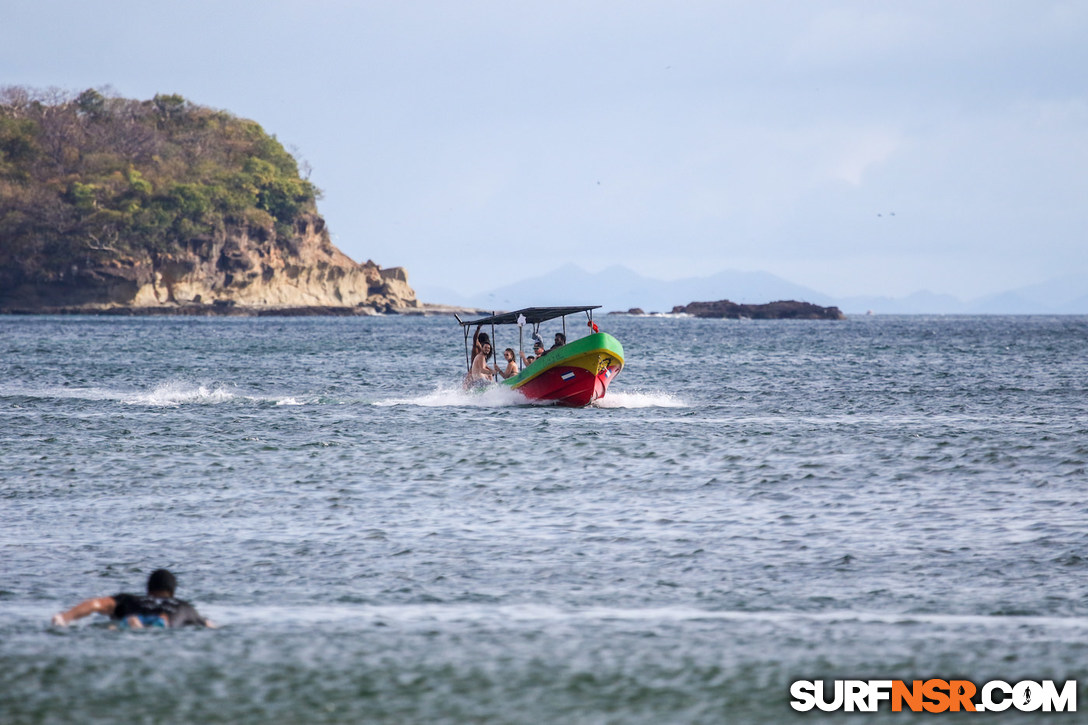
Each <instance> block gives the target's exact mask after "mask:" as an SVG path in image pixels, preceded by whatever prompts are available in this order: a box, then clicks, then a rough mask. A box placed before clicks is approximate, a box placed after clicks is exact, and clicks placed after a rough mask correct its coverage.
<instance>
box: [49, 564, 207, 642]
mask: <svg viewBox="0 0 1088 725" xmlns="http://www.w3.org/2000/svg"><path fill="white" fill-rule="evenodd" d="M175 588H177V580H176V579H175V578H174V575H173V574H171V573H170V572H169V571H167V570H166V569H156V570H155V571H153V572H151V576H149V577H148V578H147V595H146V596H141V595H139V594H127V593H122V594H114V595H113V596H112V597H97V598H95V599H87V600H85V601H83V602H80V603H79V604H77V605H76V606H74V607H72V608H71V609H69V610H68V611H67V612H61V613H59V614H54V615H53V624H54V625H56V626H58V627H66V626H68V625H69V624H70V623H72V622H74V621H76V620H77V619H82V618H83V617H86V616H88V615H90V614H95V613H97V614H105V615H106V616H107V617H109V618H110V619H112V620H114V621H116V622H120V623H121V624H122V626H127V627H129V628H131V629H143V628H144V627H184V626H185V625H187V624H193V625H196V626H199V627H211V628H214V627H215V625H214V624H212V623H211V622H210V621H208V620H207V619H205V618H204V617H201V616H200V614H199V613H198V612H197V611H196V609H194V608H193V605H192V604H189V602H186V601H183V600H181V599H175V598H174V589H175Z"/></svg>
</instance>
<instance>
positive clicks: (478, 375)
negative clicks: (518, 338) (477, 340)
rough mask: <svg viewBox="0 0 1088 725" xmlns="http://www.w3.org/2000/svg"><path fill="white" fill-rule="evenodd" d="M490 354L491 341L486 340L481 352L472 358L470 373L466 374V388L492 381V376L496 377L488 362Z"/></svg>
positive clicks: (481, 346)
mask: <svg viewBox="0 0 1088 725" xmlns="http://www.w3.org/2000/svg"><path fill="white" fill-rule="evenodd" d="M490 354H491V343H490V342H485V343H483V344H482V345H480V352H479V353H478V354H477V355H476V357H474V358H473V359H472V367H471V368H470V369H469V371H468V375H466V376H465V388H466V389H467V388H471V387H473V386H476V385H483V384H484V383H490V382H491V379H492V377H494V372H493V371H492V370H491V367H490V366H489V365H488V364H487V358H488V356H489V355H490Z"/></svg>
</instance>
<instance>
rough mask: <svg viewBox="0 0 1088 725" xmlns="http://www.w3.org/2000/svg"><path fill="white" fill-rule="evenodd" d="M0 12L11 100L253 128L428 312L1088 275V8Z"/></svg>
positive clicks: (872, 2)
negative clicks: (515, 287)
mask: <svg viewBox="0 0 1088 725" xmlns="http://www.w3.org/2000/svg"><path fill="white" fill-rule="evenodd" d="M2 2H3V10H2V12H0V33H2V37H3V42H2V43H0V83H3V84H16V85H30V86H35V87H46V86H57V87H61V88H65V89H72V90H82V89H84V88H89V87H96V88H97V87H102V86H105V85H109V86H111V87H112V88H113V89H114V90H115V91H116V92H117V93H118V94H120V95H123V96H126V97H133V98H141V99H145V98H150V97H151V96H153V95H154V94H156V93H180V94H182V95H184V96H185V97H186V98H188V99H190V100H192V101H194V102H196V103H200V104H203V105H208V106H213V107H216V108H222V109H226V110H229V111H231V112H233V113H235V114H237V115H239V116H244V117H248V118H252V119H254V120H256V121H258V122H259V123H260V124H261V125H262V126H264V128H265V129H266V130H268V131H269V132H270V133H273V134H275V135H276V136H277V137H278V138H279V139H280V141H282V142H283V143H284V144H285V145H286V146H287V147H288V148H290V149H293V150H296V151H297V154H296V155H298V156H300V157H301V158H302V159H305V160H306V161H307V162H309V164H310V165H311V167H312V169H313V171H312V176H311V179H312V180H313V181H314V182H315V183H316V184H317V185H318V186H319V187H320V188H321V189H323V191H324V198H323V199H322V200H321V201H320V202H319V208H320V210H321V212H322V213H323V215H324V216H325V218H326V220H327V222H328V224H329V226H330V228H331V230H332V233H333V240H334V242H335V243H336V244H337V245H338V246H339V247H340V248H341V249H343V250H344V251H345V252H346V253H347V254H348V255H350V256H351V257H353V258H354V259H357V260H359V261H362V260H365V259H368V258H369V259H373V260H374V261H376V262H378V263H379V264H381V265H383V266H387V267H388V266H397V265H401V266H405V267H407V269H408V272H409V275H410V281H411V282H412V283H413V284H415V285H416V286H417V287H419V288H422V289H424V290H426V289H427V288H429V287H436V286H442V287H448V288H451V289H454V290H457V291H459V292H462V293H473V292H478V291H482V290H486V289H491V288H494V287H497V286H499V285H501V284H505V283H508V282H512V281H515V280H518V279H523V278H526V277H529V276H532V275H534V274H536V273H538V272H544V271H548V270H551V269H553V268H555V267H558V266H560V265H561V264H565V263H570V262H573V263H576V264H579V265H580V266H582V267H584V268H586V269H588V270H591V271H593V270H598V269H601V268H603V267H606V266H608V265H611V264H616V263H619V264H624V265H626V266H628V267H630V268H631V269H634V270H636V271H638V272H641V273H643V274H648V275H651V276H656V277H660V278H664V279H674V278H679V277H687V276H703V275H707V274H710V273H713V272H717V271H720V270H723V269H741V270H765V271H768V272H772V273H774V274H778V275H780V276H782V277H785V278H787V279H789V280H791V281H793V282H797V283H799V284H803V285H807V286H809V287H813V288H815V289H818V290H820V291H822V292H825V293H828V294H831V295H839V296H841V295H855V294H890V295H903V294H907V293H910V292H913V291H916V290H922V289H927V290H930V291H933V292H941V293H951V294H956V295H959V296H962V297H972V296H978V295H982V294H986V293H990V292H995V291H1000V290H1003V289H1007V288H1010V287H1015V286H1019V285H1025V284H1031V283H1036V282H1039V281H1043V280H1045V279H1048V278H1050V277H1054V276H1058V275H1065V274H1070V273H1078V274H1085V275H1088V71H1086V69H1088V2H1079V1H1078V2H1046V1H1045V0H1023V1H1006V2H1002V1H1001V0H987V1H985V2H972V1H964V0H956V1H955V2H949V1H948V0H935V1H933V2H929V1H926V0H910V1H904V2H879V1H877V0H867V1H864V2H831V1H825V0H807V1H805V2H801V1H800V0H798V1H796V2H774V1H767V0H763V1H758V2H727V1H724V0H708V1H706V2H637V1H632V0H627V1H624V2H593V1H592V0H580V1H578V2H563V1H562V0H547V1H546V2H522V1H518V0H515V1H513V2H511V1H510V0H504V1H501V2H457V1H456V0H448V1H446V2H410V1H405V0H397V1H390V2H358V1H349V0H260V1H257V2H232V1H230V0H215V1H214V2H207V1H204V0H187V1H186V2H184V3H181V2H175V3H154V2H147V1H146V0H141V1H140V2H131V1H128V0H125V1H123V2H110V3H88V2H85V1H84V0H80V1H78V2H77V1H75V0H35V2H17V1H16V0H2ZM433 301H441V300H433Z"/></svg>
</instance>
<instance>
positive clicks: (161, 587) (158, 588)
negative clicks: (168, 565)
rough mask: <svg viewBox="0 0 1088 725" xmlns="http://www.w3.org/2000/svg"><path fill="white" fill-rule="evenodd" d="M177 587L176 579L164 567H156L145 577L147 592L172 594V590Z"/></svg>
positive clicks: (169, 595)
mask: <svg viewBox="0 0 1088 725" xmlns="http://www.w3.org/2000/svg"><path fill="white" fill-rule="evenodd" d="M177 588H178V580H177V579H175V578H174V575H173V574H171V573H170V572H169V571H167V570H166V569H156V570H155V571H153V572H151V576H149V577H148V578H147V593H148V594H166V596H168V597H172V596H174V590H175V589H177Z"/></svg>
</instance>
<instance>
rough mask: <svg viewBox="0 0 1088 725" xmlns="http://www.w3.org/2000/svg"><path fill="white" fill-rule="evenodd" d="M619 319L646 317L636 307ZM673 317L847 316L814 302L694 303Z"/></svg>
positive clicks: (677, 310) (679, 307) (676, 310)
mask: <svg viewBox="0 0 1088 725" xmlns="http://www.w3.org/2000/svg"><path fill="white" fill-rule="evenodd" d="M609 314H619V315H624V314H626V315H643V314H645V313H644V312H643V311H642V309H641V308H639V307H632V308H631V309H629V310H627V312H612V313H609ZM672 314H674V315H679V314H684V315H691V316H692V317H713V318H727V319H733V320H742V319H743V320H845V319H846V316H845V315H843V314H842V311H841V310H839V308H838V307H820V306H819V305H814V304H812V303H811V302H796V301H794V300H780V301H778V302H768V303H767V304H765V305H746V304H738V303H736V302H730V301H729V300H718V301H717V302H692V303H691V304H688V305H676V306H675V307H673V308H672Z"/></svg>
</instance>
